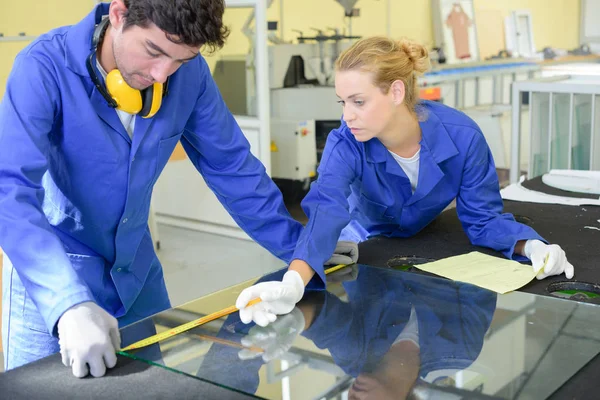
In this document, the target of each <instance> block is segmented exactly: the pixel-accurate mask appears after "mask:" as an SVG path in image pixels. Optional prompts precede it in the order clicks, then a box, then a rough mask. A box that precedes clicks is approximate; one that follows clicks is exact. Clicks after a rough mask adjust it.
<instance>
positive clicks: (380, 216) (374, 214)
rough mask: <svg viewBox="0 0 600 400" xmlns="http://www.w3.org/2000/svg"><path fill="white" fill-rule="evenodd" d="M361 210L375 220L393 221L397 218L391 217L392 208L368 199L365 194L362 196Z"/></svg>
mask: <svg viewBox="0 0 600 400" xmlns="http://www.w3.org/2000/svg"><path fill="white" fill-rule="evenodd" d="M360 208H361V210H362V211H363V212H364V213H365V215H366V216H368V217H369V218H373V219H375V220H385V221H392V220H394V218H395V216H393V215H390V212H391V208H390V207H388V206H386V205H384V204H381V203H378V202H376V201H373V200H371V199H369V198H367V197H366V196H365V195H364V194H363V193H361V194H360Z"/></svg>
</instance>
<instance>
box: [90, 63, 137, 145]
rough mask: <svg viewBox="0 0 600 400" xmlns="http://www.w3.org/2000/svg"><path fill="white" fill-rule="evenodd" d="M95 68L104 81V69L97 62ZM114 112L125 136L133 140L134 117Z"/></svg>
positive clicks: (125, 113) (118, 111)
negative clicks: (123, 129) (124, 131)
mask: <svg viewBox="0 0 600 400" xmlns="http://www.w3.org/2000/svg"><path fill="white" fill-rule="evenodd" d="M96 66H97V67H98V70H99V71H100V73H101V74H102V77H103V78H104V80H105V81H106V75H107V73H106V71H105V70H104V68H102V65H100V63H99V62H98V60H96ZM116 111H117V115H118V116H119V119H120V120H121V123H122V124H123V126H124V127H125V130H126V131H127V134H128V135H129V137H130V138H131V139H133V128H134V127H135V115H134V114H129V113H127V112H125V111H121V110H119V109H116Z"/></svg>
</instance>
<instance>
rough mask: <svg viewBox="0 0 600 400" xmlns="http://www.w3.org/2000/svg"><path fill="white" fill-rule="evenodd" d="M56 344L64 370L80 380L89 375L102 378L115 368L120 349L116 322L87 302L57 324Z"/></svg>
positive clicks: (77, 306) (75, 308)
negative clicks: (107, 370) (67, 368)
mask: <svg viewBox="0 0 600 400" xmlns="http://www.w3.org/2000/svg"><path fill="white" fill-rule="evenodd" d="M58 343H59V345H60V354H61V355H62V362H63V364H64V365H65V366H67V367H71V368H72V369H73V375H75V376H76V377H78V378H83V377H85V376H86V375H87V374H88V365H89V372H90V373H91V374H92V376H94V377H99V376H103V375H104V374H105V373H106V368H107V367H108V368H112V367H114V366H115V365H116V364H117V356H116V352H117V350H118V349H119V347H120V345H121V335H120V333H119V325H118V323H117V320H116V319H115V318H114V317H113V316H112V315H110V314H108V313H107V312H106V311H104V310H103V309H102V308H100V307H99V306H98V305H97V304H96V303H94V302H91V301H88V302H85V303H81V304H77V305H76V306H73V307H71V308H69V309H68V310H67V311H65V313H64V314H63V315H62V316H61V317H60V319H59V320H58Z"/></svg>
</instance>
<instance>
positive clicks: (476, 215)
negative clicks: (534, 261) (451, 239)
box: [456, 132, 544, 261]
mask: <svg viewBox="0 0 600 400" xmlns="http://www.w3.org/2000/svg"><path fill="white" fill-rule="evenodd" d="M502 210H503V204H502V197H501V196H500V184H499V182H498V175H497V174H496V168H495V166H494V160H493V158H492V154H491V152H490V149H489V147H488V145H487V143H486V141H485V138H484V136H483V134H482V133H481V132H477V133H476V134H475V135H474V137H473V141H472V142H471V144H470V146H469V150H468V155H467V162H466V163H465V167H464V171H463V176H462V183H461V186H460V190H459V193H458V198H457V199H456V211H457V213H458V218H459V219H460V222H461V224H462V226H463V229H464V230H465V232H466V234H467V236H468V237H469V240H470V241H471V243H472V244H474V245H476V246H483V247H489V248H491V249H494V250H496V251H499V252H501V253H502V254H504V255H505V256H506V257H507V258H513V259H515V260H517V261H525V260H527V259H526V258H525V257H523V256H521V255H519V254H515V252H514V249H515V245H516V243H517V242H518V241H519V240H527V239H538V240H541V241H544V239H543V238H542V237H541V236H540V235H538V234H537V233H536V232H535V231H534V230H533V229H532V228H530V227H529V226H527V225H523V224H521V223H519V222H517V221H515V219H514V217H513V216H512V214H508V213H502Z"/></svg>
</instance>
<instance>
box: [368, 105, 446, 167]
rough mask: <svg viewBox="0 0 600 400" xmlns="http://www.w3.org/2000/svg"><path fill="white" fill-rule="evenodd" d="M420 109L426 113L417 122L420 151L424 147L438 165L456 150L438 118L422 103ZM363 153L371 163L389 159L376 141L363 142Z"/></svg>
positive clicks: (388, 155)
mask: <svg viewBox="0 0 600 400" xmlns="http://www.w3.org/2000/svg"><path fill="white" fill-rule="evenodd" d="M422 109H423V110H424V112H426V119H425V121H422V122H419V125H420V126H421V135H422V138H421V142H420V143H421V149H423V147H425V148H426V149H427V150H426V151H427V152H428V153H429V154H430V155H431V157H432V158H433V160H434V161H435V162H436V163H437V164H440V163H442V162H443V161H445V160H447V159H449V158H450V157H453V156H455V155H457V154H458V149H457V148H456V145H455V144H454V142H453V141H452V139H451V138H450V135H449V133H448V131H447V130H446V128H445V127H444V125H443V124H442V122H441V121H440V119H439V118H438V116H437V115H435V114H434V113H433V112H432V111H431V110H430V108H429V107H427V104H426V103H422ZM422 151H423V150H422ZM365 153H366V157H367V161H368V162H371V163H382V162H386V161H387V160H388V159H389V158H390V157H391V155H390V154H389V151H388V150H387V149H386V148H385V146H384V145H383V143H381V142H380V141H379V140H378V139H371V140H369V141H368V142H365Z"/></svg>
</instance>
